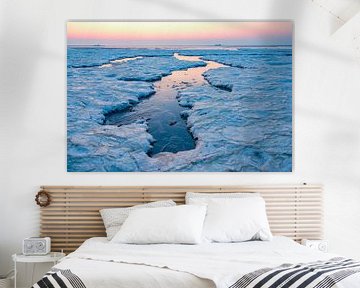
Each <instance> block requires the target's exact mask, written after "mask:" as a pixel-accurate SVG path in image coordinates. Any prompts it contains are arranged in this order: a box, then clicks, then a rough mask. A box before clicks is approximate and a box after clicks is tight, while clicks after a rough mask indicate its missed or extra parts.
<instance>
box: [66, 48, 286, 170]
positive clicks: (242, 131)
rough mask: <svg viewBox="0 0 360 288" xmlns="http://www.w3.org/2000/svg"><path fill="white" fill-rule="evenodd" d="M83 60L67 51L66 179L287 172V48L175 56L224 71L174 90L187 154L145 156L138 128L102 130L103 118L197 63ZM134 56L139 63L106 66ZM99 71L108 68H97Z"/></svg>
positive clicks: (144, 138) (146, 144)
mask: <svg viewBox="0 0 360 288" xmlns="http://www.w3.org/2000/svg"><path fill="white" fill-rule="evenodd" d="M74 50H75V49H74ZM95 50H96V49H95ZM99 50H106V49H99ZM108 50H112V49H108ZM85 52H86V53H85V54H86V55H87V57H83V58H81V57H80V55H78V54H79V53H80V52H79V51H78V50H76V51H74V52H71V53H73V54H72V57H73V58H74V59H72V60H71V61H70V64H69V63H68V65H70V66H69V68H68V171H99V172H101V171H179V172H181V171H200V172H201V171H214V172H215V171H218V172H226V171H229V172H230V171H247V172H252V171H254V172H259V171H278V172H280V171H291V167H292V95H291V94H292V92H291V90H292V75H291V74H292V73H291V70H292V65H291V62H292V59H291V58H292V56H291V49H284V48H282V49H268V48H267V49H263V48H258V49H238V50H227V51H224V50H220V49H218V50H198V49H196V50H183V51H178V53H180V54H182V55H194V56H201V59H204V60H212V61H217V62H219V63H223V64H225V65H228V66H229V67H221V68H217V69H212V70H209V71H207V72H205V73H204V78H205V79H206V80H207V83H206V84H204V85H202V86H197V87H192V86H189V87H186V88H184V89H182V90H179V91H178V95H177V100H178V102H179V104H180V105H181V106H183V107H184V111H182V112H181V115H182V117H183V118H185V119H187V120H186V121H187V126H188V128H189V130H190V132H191V133H192V135H193V137H194V139H196V147H195V149H192V150H187V151H181V152H178V153H168V152H165V153H159V154H155V155H154V156H153V157H150V156H149V155H148V154H147V153H148V151H149V150H150V149H151V145H152V142H153V141H154V139H153V137H152V136H151V135H150V134H149V132H148V125H147V122H146V121H136V122H135V123H132V124H129V125H122V126H120V127H118V126H116V125H103V123H104V118H105V116H104V115H106V114H107V113H113V112H114V111H119V110H124V109H129V108H130V107H131V106H133V105H136V104H137V103H138V102H139V101H141V100H142V99H143V98H145V97H151V94H152V93H154V84H153V81H156V80H158V79H160V78H161V77H163V76H164V75H168V74H170V73H171V72H172V71H175V70H180V69H187V68H189V67H196V66H201V65H204V62H201V61H196V62H190V61H180V60H178V59H176V58H174V57H171V56H170V55H172V53H173V51H171V50H150V49H149V50H146V49H143V50H141V49H140V50H139V49H124V50H121V49H113V50H112V51H103V52H99V51H97V52H94V51H85ZM96 53H98V55H97V56H99V55H100V56H99V57H94V58H96V60H92V59H91V58H92V57H93V56H94V55H95V54H96ZM137 56H144V57H143V58H140V59H139V58H138V59H135V60H132V61H128V62H122V63H111V61H113V60H114V59H120V58H121V59H123V58H128V57H137ZM149 56H151V57H149ZM68 57H69V54H68ZM80 58H81V59H82V60H79V59H80ZM77 60H79V61H77ZM74 63H76V64H74ZM79 63H80V64H79ZM84 63H85V64H84ZM104 63H111V65H107V66H106V67H103V68H100V66H99V65H101V64H104ZM92 64H94V65H95V66H96V67H89V68H74V67H75V66H76V65H79V67H83V66H86V65H88V66H92ZM81 65H82V66H81ZM186 107H187V108H186ZM188 108H190V109H188Z"/></svg>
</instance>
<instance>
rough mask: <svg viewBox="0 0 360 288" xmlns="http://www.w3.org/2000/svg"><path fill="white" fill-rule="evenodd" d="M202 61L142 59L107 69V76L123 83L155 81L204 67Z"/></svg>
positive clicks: (158, 58) (166, 58)
mask: <svg viewBox="0 0 360 288" xmlns="http://www.w3.org/2000/svg"><path fill="white" fill-rule="evenodd" d="M205 65H206V64H205V63H204V62H202V61H196V62H190V61H181V60H178V59H176V58H175V57H144V58H141V59H137V60H134V61H128V62H125V63H121V64H118V65H112V67H110V68H109V69H108V71H107V72H108V75H109V76H112V77H116V78H117V79H119V80H125V81H157V80H160V79H161V78H162V77H164V76H166V75H169V74H171V72H172V71H175V70H184V69H187V68H191V67H198V66H205Z"/></svg>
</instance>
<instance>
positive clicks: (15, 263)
mask: <svg viewBox="0 0 360 288" xmlns="http://www.w3.org/2000/svg"><path fill="white" fill-rule="evenodd" d="M14 271H15V272H14V273H15V275H14V288H16V275H17V270H16V259H14Z"/></svg>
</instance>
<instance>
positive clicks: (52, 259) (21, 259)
mask: <svg viewBox="0 0 360 288" xmlns="http://www.w3.org/2000/svg"><path fill="white" fill-rule="evenodd" d="M63 257H65V253H62V252H50V253H49V254H47V255H41V256H40V255H37V256H29V255H24V254H14V255H13V256H12V259H13V261H14V270H15V278H14V288H16V276H17V275H16V274H17V267H16V266H17V263H33V264H34V265H33V267H32V273H31V285H30V286H32V285H33V284H34V283H33V282H34V266H35V264H36V263H47V262H48V263H53V264H54V265H55V264H56V263H58V261H59V260H60V259H61V258H63Z"/></svg>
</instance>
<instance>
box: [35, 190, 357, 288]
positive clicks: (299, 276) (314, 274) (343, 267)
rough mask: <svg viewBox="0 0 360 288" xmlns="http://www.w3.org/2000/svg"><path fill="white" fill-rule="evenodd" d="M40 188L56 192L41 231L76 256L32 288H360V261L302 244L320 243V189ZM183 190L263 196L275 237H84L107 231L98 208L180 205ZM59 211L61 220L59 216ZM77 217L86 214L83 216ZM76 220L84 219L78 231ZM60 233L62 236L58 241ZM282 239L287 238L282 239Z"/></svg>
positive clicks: (182, 200) (52, 192)
mask: <svg viewBox="0 0 360 288" xmlns="http://www.w3.org/2000/svg"><path fill="white" fill-rule="evenodd" d="M43 189H44V190H46V191H47V192H48V193H49V194H50V195H51V197H52V204H51V205H50V206H48V207H45V208H43V209H42V212H41V213H42V214H41V217H42V218H41V224H42V233H43V234H45V232H46V231H47V232H46V233H47V234H46V235H47V236H48V235H49V234H51V233H52V234H51V235H50V236H54V235H55V237H54V239H55V241H54V242H53V245H54V246H53V250H55V249H57V248H59V247H63V249H64V248H65V250H66V251H67V252H72V251H73V250H75V251H74V252H72V253H70V254H69V255H68V256H67V257H65V258H64V259H63V261H61V262H60V263H59V264H57V265H56V266H54V267H53V268H52V270H51V271H49V273H47V275H45V276H44V278H43V279H41V280H40V281H39V282H38V283H36V284H35V285H34V286H33V287H35V288H38V287H69V288H70V287H86V288H92V287H104V288H106V287H121V288H127V287H140V288H142V287H143V288H147V287H152V288H157V287H159V288H162V287H174V288H178V287H194V288H197V287H199V288H202V287H209V288H212V287H217V288H235V287H243V288H246V287H254V288H260V287H261V288H265V287H272V288H276V287H304V288H305V287H307V288H310V287H311V288H312V287H316V288H325V287H349V288H356V287H360V273H359V272H360V263H359V262H356V261H355V260H352V259H346V258H343V257H339V256H338V255H332V254H328V253H323V252H319V251H315V250H312V249H310V248H307V247H305V246H302V245H300V244H299V243H298V242H299V240H301V239H304V238H310V239H319V238H321V234H322V227H321V226H322V225H321V222H322V205H321V203H322V201H321V199H322V198H321V197H322V196H321V187H320V186H318V185H291V186H277V187H274V186H242V187H173V188H169V187H167V188H166V189H162V188H159V187H141V188H139V187H137V188H134V187H131V188H128V187H127V188H125V187H120V188H119V187H112V188H109V187H80V188H79V187H64V186H61V187H60V188H59V187H58V186H57V187H49V186H47V187H43ZM131 189H136V190H132V191H130V190H131ZM186 191H196V192H210V193H212V192H224V193H226V192H230V193H232V192H260V193H261V196H263V197H264V199H265V201H266V203H267V214H268V217H269V222H270V227H271V230H272V231H273V234H274V235H275V236H274V237H273V239H272V240H271V241H246V242H240V243H201V244H198V245H184V244H153V245H134V244H118V243H113V242H109V241H108V240H107V239H106V237H87V236H89V235H90V236H105V233H104V227H101V225H98V226H97V224H95V225H94V223H97V222H94V221H97V218H96V217H98V215H96V213H95V212H94V211H98V209H99V208H103V207H127V206H131V205H129V201H134V200H136V199H137V200H138V203H146V202H150V201H154V200H155V201H156V200H162V199H174V200H175V201H176V202H178V203H180V204H181V203H184V195H185V192H186ZM97 197H98V198H97ZM99 197H101V198H99ZM93 199H95V200H93ZM96 199H102V201H100V202H99V201H96ZM119 199H120V200H119ZM129 199H130V200H129ZM140 199H141V200H142V201H141V200H140ZM90 200H92V201H90ZM106 201H107V202H106ZM111 201H112V203H111V204H108V205H104V204H107V203H110V202H111ZM114 201H117V202H116V203H114ZM135 202H136V201H135ZM94 203H96V204H94ZM80 204H81V205H80ZM132 204H133V205H134V203H133V202H132ZM79 208H81V209H79ZM75 210H76V211H75ZM79 211H80V212H79ZM60 213H62V214H61V215H62V216H61V217H63V218H61V219H59V218H58V217H60V216H57V215H59V214H60ZM75 213H82V214H80V215H82V216H76V215H75ZM83 213H85V214H83ZM89 213H93V214H91V216H90V214H89ZM74 215H75V216H74ZM84 215H85V216H84ZM93 215H96V216H93ZM51 217H53V219H52V222H51V221H50V220H49V218H51ZM74 217H75V218H74ZM80 217H83V218H80ZM84 217H85V218H86V219H87V220H84ZM89 217H92V218H89ZM65 218H67V219H65ZM74 219H76V220H74ZM79 219H82V220H79ZM60 220H61V221H60ZM79 221H86V222H83V223H82V226H81V227H80V225H79ZM98 227H101V229H102V232H101V233H102V235H91V234H92V233H94V231H95V232H96V233H98V230H100V228H98ZM81 229H83V230H81ZM59 230H60V231H62V232H60V233H62V234H61V236H58V237H56V236H57V235H59V232H58V231H59ZM49 231H50V232H51V233H50V232H49ZM81 231H83V234H84V236H83V237H87V238H89V239H87V240H86V241H83V238H79V237H80V236H74V235H81ZM85 231H87V232H85ZM89 231H90V232H89ZM57 232H58V233H57ZM66 233H67V234H66ZM282 234H285V235H286V236H280V235H282ZM44 236H45V235H44ZM57 239H59V240H57ZM74 239H80V240H74ZM65 240H67V241H65ZM76 241H79V242H82V243H80V244H78V243H79V242H76ZM78 246H79V247H78Z"/></svg>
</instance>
